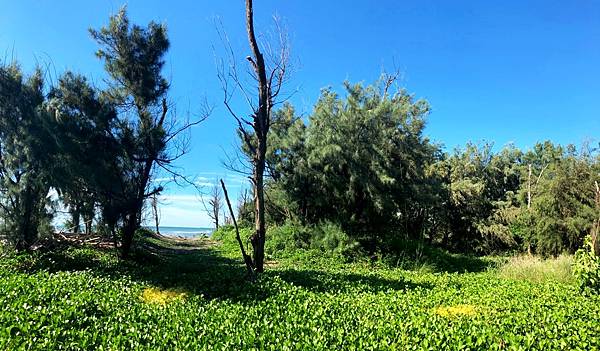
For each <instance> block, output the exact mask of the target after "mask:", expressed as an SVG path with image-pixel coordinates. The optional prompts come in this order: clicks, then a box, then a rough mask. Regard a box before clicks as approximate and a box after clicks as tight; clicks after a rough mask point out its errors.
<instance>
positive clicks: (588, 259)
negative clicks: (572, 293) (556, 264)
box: [573, 236, 600, 292]
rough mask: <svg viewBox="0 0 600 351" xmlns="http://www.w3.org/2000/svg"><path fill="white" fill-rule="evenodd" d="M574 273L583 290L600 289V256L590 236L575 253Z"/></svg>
mask: <svg viewBox="0 0 600 351" xmlns="http://www.w3.org/2000/svg"><path fill="white" fill-rule="evenodd" d="M573 273H574V274H575V278H576V279H577V283H578V284H579V287H580V288H581V289H582V290H585V291H596V292H598V291H600V257H599V256H597V255H596V254H595V252H594V247H593V244H592V240H591V238H590V237H589V236H588V237H586V239H585V245H584V247H583V248H581V249H579V250H577V252H576V253H575V262H574V264H573Z"/></svg>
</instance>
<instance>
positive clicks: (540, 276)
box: [498, 255, 574, 283]
mask: <svg viewBox="0 0 600 351" xmlns="http://www.w3.org/2000/svg"><path fill="white" fill-rule="evenodd" d="M572 266H573V256H570V255H560V256H558V257H555V258H546V259H544V258H541V257H538V256H531V255H519V256H514V257H511V258H509V259H508V260H507V261H506V262H505V263H503V264H501V265H500V267H499V269H498V274H499V275H500V277H502V278H506V279H513V280H527V281H530V282H534V283H542V282H546V281H555V282H561V283H572V282H573V281H574V276H573V270H572Z"/></svg>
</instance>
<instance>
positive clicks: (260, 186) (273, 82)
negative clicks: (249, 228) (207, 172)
mask: <svg viewBox="0 0 600 351" xmlns="http://www.w3.org/2000/svg"><path fill="white" fill-rule="evenodd" d="M275 24H276V29H277V38H276V40H274V41H273V40H271V41H269V40H263V41H262V42H261V43H260V45H259V42H258V40H257V37H256V34H255V30H254V13H253V7H252V0H246V32H247V34H248V43H249V45H250V50H251V55H250V56H247V57H246V60H247V61H248V62H249V70H248V73H249V74H250V76H251V77H252V78H253V83H247V82H246V81H244V80H243V79H242V78H241V77H240V76H239V74H238V70H237V66H236V61H235V56H234V54H233V52H234V51H233V49H232V48H231V45H230V43H229V40H228V39H227V37H226V36H225V35H224V34H223V33H221V32H220V33H219V34H220V35H221V39H222V41H223V42H224V43H225V44H226V46H227V49H228V52H229V56H230V65H229V67H228V69H227V70H226V69H225V65H224V64H223V62H222V61H221V64H220V65H218V78H219V80H220V81H221V85H222V88H223V92H224V100H223V102H224V104H225V107H226V108H227V110H228V111H229V113H230V114H231V115H232V116H233V118H234V119H235V120H236V122H237V125H238V132H239V133H240V136H241V139H242V140H243V143H244V144H245V147H246V148H247V149H248V150H249V151H248V153H249V154H250V155H251V156H250V163H251V165H252V173H251V175H250V179H251V181H252V185H253V188H254V218H255V223H254V227H255V228H254V229H255V232H254V234H253V235H252V237H251V238H250V242H251V243H252V248H253V255H252V259H253V266H254V268H255V271H256V272H258V273H260V272H262V271H263V270H264V247H265V231H266V226H265V197H264V175H265V163H266V161H265V160H266V151H267V143H268V140H267V139H268V133H269V128H270V126H271V123H272V110H273V107H274V106H275V105H277V104H279V103H281V102H283V101H285V100H286V99H285V98H281V97H280V94H281V93H282V87H283V86H284V84H285V83H286V82H287V80H288V78H289V74H290V55H289V52H290V51H289V45H288V39H287V35H286V33H285V32H284V31H283V30H282V27H281V26H280V25H279V22H278V21H275ZM273 42H274V43H273ZM272 44H275V45H276V46H273V45H272ZM254 84H255V85H254ZM249 86H253V89H255V91H254V93H251V92H250V89H249ZM236 91H239V92H241V95H242V96H243V98H244V100H245V101H246V102H247V104H248V105H249V107H250V110H251V112H250V116H249V118H245V117H241V116H240V115H239V114H238V113H236V112H235V111H234V110H233V108H232V106H231V103H230V102H231V99H232V96H233V94H234V93H235V92H236Z"/></svg>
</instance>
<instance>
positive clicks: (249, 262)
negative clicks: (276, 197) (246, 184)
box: [221, 179, 254, 279]
mask: <svg viewBox="0 0 600 351" xmlns="http://www.w3.org/2000/svg"><path fill="white" fill-rule="evenodd" d="M221 186H222V187H223V193H224V194H225V201H226V202H227V207H229V213H230V214H231V219H232V220H233V225H234V227H235V238H236V240H237V242H238V244H239V245H240V252H241V253H242V258H243V259H244V263H245V264H246V269H247V271H248V276H249V277H250V278H251V279H253V278H254V264H253V262H252V258H250V256H248V254H246V250H244V243H243V242H242V238H241V237H240V230H239V228H238V225H237V221H236V220H235V214H234V213H233V208H231V202H230V201H229V195H227V188H226V187H225V183H224V182H223V179H221Z"/></svg>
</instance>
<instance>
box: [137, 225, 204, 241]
mask: <svg viewBox="0 0 600 351" xmlns="http://www.w3.org/2000/svg"><path fill="white" fill-rule="evenodd" d="M144 228H146V229H149V230H152V231H156V226H151V225H146V226H144ZM214 230H215V228H211V227H178V226H166V225H165V226H162V225H159V226H158V231H159V232H160V234H161V235H164V236H170V237H183V238H193V237H196V236H200V235H206V236H210V235H211V234H212V232H213V231H214Z"/></svg>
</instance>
